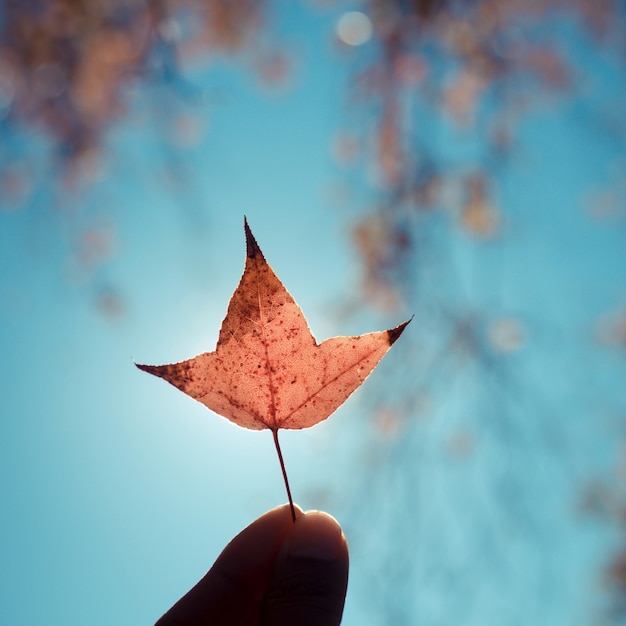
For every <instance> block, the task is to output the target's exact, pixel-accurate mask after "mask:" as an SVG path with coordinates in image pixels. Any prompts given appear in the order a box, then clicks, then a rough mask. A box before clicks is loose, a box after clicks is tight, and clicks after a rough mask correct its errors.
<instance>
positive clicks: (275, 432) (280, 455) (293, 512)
mask: <svg viewBox="0 0 626 626" xmlns="http://www.w3.org/2000/svg"><path fill="white" fill-rule="evenodd" d="M272 436H273V437H274V445H275V446H276V452H277V453H278V460H279V462H280V469H281V471H282V472H283V480H284V481H285V487H286V488H287V497H288V498H289V507H290V508H291V519H292V520H293V521H294V522H295V521H296V510H295V509H294V507H293V498H292V497H291V489H289V480H287V470H285V461H283V453H282V452H281V451H280V444H279V443H278V428H276V429H273V430H272Z"/></svg>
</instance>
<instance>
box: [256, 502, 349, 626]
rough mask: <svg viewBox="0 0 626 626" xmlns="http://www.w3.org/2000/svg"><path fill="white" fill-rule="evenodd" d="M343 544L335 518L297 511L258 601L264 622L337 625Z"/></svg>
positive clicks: (269, 625) (344, 567)
mask: <svg viewBox="0 0 626 626" xmlns="http://www.w3.org/2000/svg"><path fill="white" fill-rule="evenodd" d="M348 565H349V560H348V544H347V542H346V538H345V536H344V534H343V532H342V530H341V527H340V526H339V524H338V523H337V521H336V520H335V519H334V518H333V517H331V516H330V515H328V514H327V513H322V512H318V511H313V512H308V513H305V514H304V515H302V516H301V517H299V518H298V519H297V521H296V523H295V524H294V525H293V528H292V530H291V532H290V533H289V535H288V536H287V538H286V539H285V542H284V544H283V546H282V548H281V551H280V554H279V556H278V559H277V561H276V566H275V568H274V574H273V576H272V580H271V582H270V584H269V586H268V589H267V591H266V593H265V599H264V602H263V607H262V614H261V624H262V625H263V626H293V625H294V624H297V625H298V626H337V625H338V624H339V623H340V621H341V615H342V613H343V606H344V602H345V597H346V589H347V586H348Z"/></svg>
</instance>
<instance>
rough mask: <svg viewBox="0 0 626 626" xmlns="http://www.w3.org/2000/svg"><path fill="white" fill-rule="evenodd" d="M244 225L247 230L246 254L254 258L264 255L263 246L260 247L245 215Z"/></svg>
mask: <svg viewBox="0 0 626 626" xmlns="http://www.w3.org/2000/svg"><path fill="white" fill-rule="evenodd" d="M243 227H244V230H245V231H246V255H247V257H248V258H249V259H254V258H256V257H257V255H260V256H263V253H262V252H261V248H259V244H258V243H257V242H256V239H255V238H254V235H253V234H252V231H251V230H250V226H249V225H248V220H247V219H246V217H245V216H244V218H243Z"/></svg>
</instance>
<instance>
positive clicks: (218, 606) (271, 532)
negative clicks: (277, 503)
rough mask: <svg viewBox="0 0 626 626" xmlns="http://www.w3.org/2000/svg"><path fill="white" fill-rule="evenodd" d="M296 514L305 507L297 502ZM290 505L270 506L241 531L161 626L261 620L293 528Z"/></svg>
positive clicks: (226, 625) (225, 625) (227, 625)
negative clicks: (269, 586)
mask: <svg viewBox="0 0 626 626" xmlns="http://www.w3.org/2000/svg"><path fill="white" fill-rule="evenodd" d="M296 514H297V515H302V509H300V508H299V507H296ZM293 525H294V524H293V520H292V518H291V511H290V508H289V506H287V505H285V506H281V507H277V508H275V509H272V510H271V511H268V512H267V513H265V514H264V515H262V516H261V517H259V518H258V519H257V520H256V521H254V522H253V523H252V524H250V526H248V527H247V528H245V529H244V530H243V531H241V532H240V533H239V534H238V535H237V536H236V537H235V538H234V539H233V540H232V541H231V542H230V543H229V544H228V545H227V546H226V548H224V550H223V552H222V553H221V554H220V556H219V557H218V559H217V561H216V562H215V564H214V565H213V567H212V568H211V569H210V570H209V571H208V572H207V574H206V575H205V576H204V578H202V580H200V582H198V584H197V585H195V587H193V588H192V589H191V590H190V591H189V592H188V593H187V594H185V595H184V596H183V597H182V598H181V599H180V600H179V601H178V602H177V603H176V604H175V605H174V606H173V607H172V608H171V609H170V610H169V611H168V612H167V613H166V614H165V615H164V616H163V617H161V619H160V620H159V621H158V622H157V623H156V626H205V625H209V624H210V625H211V626H256V625H258V624H259V614H260V608H261V603H262V600H263V594H264V591H265V588H266V586H267V581H268V580H269V579H270V578H271V576H272V569H273V567H274V563H275V561H276V558H277V555H278V552H279V550H280V547H281V544H282V543H283V541H284V539H285V537H286V536H287V535H288V533H289V531H290V530H292V528H293Z"/></svg>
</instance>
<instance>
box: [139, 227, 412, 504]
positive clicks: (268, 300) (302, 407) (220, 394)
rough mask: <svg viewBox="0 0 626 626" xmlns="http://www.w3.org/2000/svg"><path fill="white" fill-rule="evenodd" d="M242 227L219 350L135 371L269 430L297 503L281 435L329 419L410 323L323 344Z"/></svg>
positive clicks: (238, 421) (231, 416)
mask: <svg viewBox="0 0 626 626" xmlns="http://www.w3.org/2000/svg"><path fill="white" fill-rule="evenodd" d="M244 228H245V232H246V265H245V269H244V272H243V276H242V277H241V280H240V281H239V285H238V286H237V289H236V290H235V292H234V294H233V296H232V298H231V300H230V303H229V305H228V311H227V313H226V317H225V318H224V321H223V322H222V328H221V330H220V334H219V339H218V341H217V346H216V348H215V350H214V351H213V352H205V353H203V354H199V355H198V356H196V357H193V358H192V359H188V360H186V361H181V362H179V363H171V364H168V365H141V364H138V363H137V364H136V365H137V367H138V368H139V369H141V370H143V371H145V372H148V373H150V374H154V375H155V376H159V377H160V378H163V379H165V380H166V381H168V382H169V383H171V384H172V385H174V386H175V387H177V388H178V389H180V390H181V391H183V392H185V393H186V394H187V395H189V396H191V397H192V398H194V399H196V400H198V401H199V402H202V404H204V405H205V406H206V407H208V408H209V409H211V410H212V411H214V412H215V413H218V414H219V415H222V416H223V417H226V418H227V419H229V420H231V421H232V422H234V423H235V424H238V425H239V426H243V427H245V428H250V429H253V430H262V429H269V430H271V431H272V434H273V436H274V443H275V445H276V451H277V452H278V457H279V461H280V464H281V469H282V471H283V478H284V480H285V486H286V487H287V493H288V496H289V501H290V503H291V502H292V499H291V493H290V489H289V483H288V481H287V474H286V472H285V467H284V463H283V458H282V453H281V451H280V445H279V443H278V430H279V429H280V428H290V429H298V428H308V427H310V426H314V425H315V424H317V423H318V422H321V421H322V420H324V419H326V418H327V417H328V416H329V415H330V414H331V413H333V411H335V409H337V408H338V407H339V406H340V405H341V404H343V402H345V400H346V399H347V398H348V396H350V394H352V392H353V391H355V390H356V389H357V388H358V387H359V386H360V385H361V384H362V383H363V381H364V380H365V379H366V378H367V377H368V376H369V374H370V373H371V372H372V370H373V369H374V368H375V367H376V365H378V363H379V362H380V360H381V359H382V358H383V356H384V355H385V354H386V353H387V351H388V350H389V348H390V347H391V346H392V344H393V343H394V342H395V341H396V339H398V337H399V336H400V335H401V334H402V331H403V330H404V328H405V327H406V325H407V324H408V323H409V321H410V320H409V321H407V322H404V323H403V324H400V325H399V326H397V327H396V328H392V329H390V330H385V331H379V332H373V333H368V334H365V335H359V336H354V337H332V338H330V339H326V340H325V341H323V342H322V343H320V344H318V343H317V342H316V340H315V338H314V337H313V335H312V334H311V331H310V330H309V327H308V324H307V321H306V319H305V317H304V314H303V313H302V310H301V309H300V307H299V306H298V305H297V304H296V302H295V300H294V299H293V297H292V296H291V294H290V293H289V292H288V291H287V289H286V288H285V286H284V285H283V284H282V283H281V282H280V280H279V279H278V277H277V276H276V274H275V273H274V270H272V268H271V267H270V265H269V264H268V263H267V261H266V260H265V257H264V256H263V253H262V252H261V249H260V248H259V246H258V244H257V242H256V240H255V238H254V236H253V235H252V232H251V230H250V227H249V226H248V222H247V220H244ZM292 511H293V509H292Z"/></svg>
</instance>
